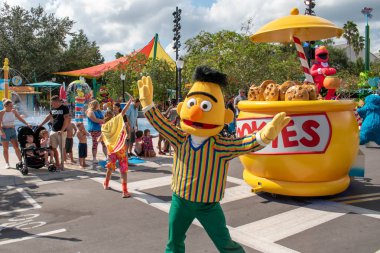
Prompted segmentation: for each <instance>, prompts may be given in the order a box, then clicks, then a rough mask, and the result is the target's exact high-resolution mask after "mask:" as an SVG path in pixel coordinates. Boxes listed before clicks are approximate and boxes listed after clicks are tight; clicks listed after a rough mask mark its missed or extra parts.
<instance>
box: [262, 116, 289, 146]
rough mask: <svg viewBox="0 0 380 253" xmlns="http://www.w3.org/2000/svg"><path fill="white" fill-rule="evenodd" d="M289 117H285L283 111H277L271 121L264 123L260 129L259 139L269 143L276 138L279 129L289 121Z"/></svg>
mask: <svg viewBox="0 0 380 253" xmlns="http://www.w3.org/2000/svg"><path fill="white" fill-rule="evenodd" d="M289 121H290V117H286V113H285V112H281V113H278V114H276V115H275V116H274V118H273V119H272V121H271V122H269V123H268V124H266V125H265V127H264V128H263V129H262V130H261V131H260V137H261V140H262V141H263V142H264V143H265V144H269V143H270V142H271V141H273V140H274V139H276V137H277V135H278V134H279V133H280V132H281V130H282V129H283V128H284V127H285V126H286V125H287V124H288V123H289Z"/></svg>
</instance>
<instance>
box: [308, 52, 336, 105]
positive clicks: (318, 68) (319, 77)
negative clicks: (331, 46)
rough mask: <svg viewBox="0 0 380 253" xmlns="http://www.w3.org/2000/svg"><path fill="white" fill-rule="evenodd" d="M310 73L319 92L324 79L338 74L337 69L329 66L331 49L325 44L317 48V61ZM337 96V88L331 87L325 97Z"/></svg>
mask: <svg viewBox="0 0 380 253" xmlns="http://www.w3.org/2000/svg"><path fill="white" fill-rule="evenodd" d="M310 74H311V75H312V76H313V79H314V82H315V84H316V85H317V89H318V93H320V90H321V88H322V87H323V81H324V80H325V78H326V76H333V75H335V74H336V69H334V68H330V67H329V51H328V50H327V49H326V47H325V46H320V47H318V48H317V49H316V50H315V62H314V64H313V66H312V67H311V69H310ZM334 97H335V89H329V90H328V91H327V95H326V97H325V99H326V100H331V99H332V98H334Z"/></svg>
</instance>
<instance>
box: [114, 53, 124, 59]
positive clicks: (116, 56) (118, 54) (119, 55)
mask: <svg viewBox="0 0 380 253" xmlns="http://www.w3.org/2000/svg"><path fill="white" fill-rule="evenodd" d="M123 56H124V55H123V54H122V53H120V52H116V54H115V59H119V58H121V57H123Z"/></svg>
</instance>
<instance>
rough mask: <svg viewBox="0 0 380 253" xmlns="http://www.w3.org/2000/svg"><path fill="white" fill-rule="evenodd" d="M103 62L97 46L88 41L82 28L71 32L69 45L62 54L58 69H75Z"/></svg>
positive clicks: (93, 42)
mask: <svg viewBox="0 0 380 253" xmlns="http://www.w3.org/2000/svg"><path fill="white" fill-rule="evenodd" d="M103 62H104V58H103V56H102V55H101V53H100V50H99V46H97V45H96V42H95V41H92V42H90V41H89V39H88V38H87V36H86V35H85V34H84V32H83V30H79V33H76V34H73V36H72V39H71V40H70V42H69V47H68V49H67V50H66V51H64V53H63V55H62V65H61V67H60V70H62V71H65V70H76V69H82V68H86V67H91V66H95V65H99V64H101V63H103Z"/></svg>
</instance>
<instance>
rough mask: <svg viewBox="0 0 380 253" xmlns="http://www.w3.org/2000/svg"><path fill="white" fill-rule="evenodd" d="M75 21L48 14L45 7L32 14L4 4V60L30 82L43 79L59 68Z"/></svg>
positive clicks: (0, 50) (0, 51) (0, 21)
mask: <svg viewBox="0 0 380 253" xmlns="http://www.w3.org/2000/svg"><path fill="white" fill-rule="evenodd" d="M73 23H74V22H73V21H72V20H70V19H69V18H67V17H66V18H62V19H59V18H56V17H54V15H53V14H47V13H45V11H44V9H43V8H42V7H41V6H38V7H37V8H31V9H30V11H28V10H25V9H23V8H22V7H20V6H14V7H11V6H10V5H8V4H7V3H4V4H3V6H2V7H1V9H0V57H1V59H4V57H8V58H9V61H10V67H11V68H14V69H16V70H18V71H20V72H21V73H22V74H23V75H24V76H26V77H27V78H28V79H29V80H34V79H38V80H43V79H47V78H48V77H49V76H50V73H52V72H55V71H57V70H58V69H59V67H60V66H61V63H62V54H63V51H64V48H65V47H66V43H65V39H66V36H67V35H70V30H71V28H72V26H73Z"/></svg>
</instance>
